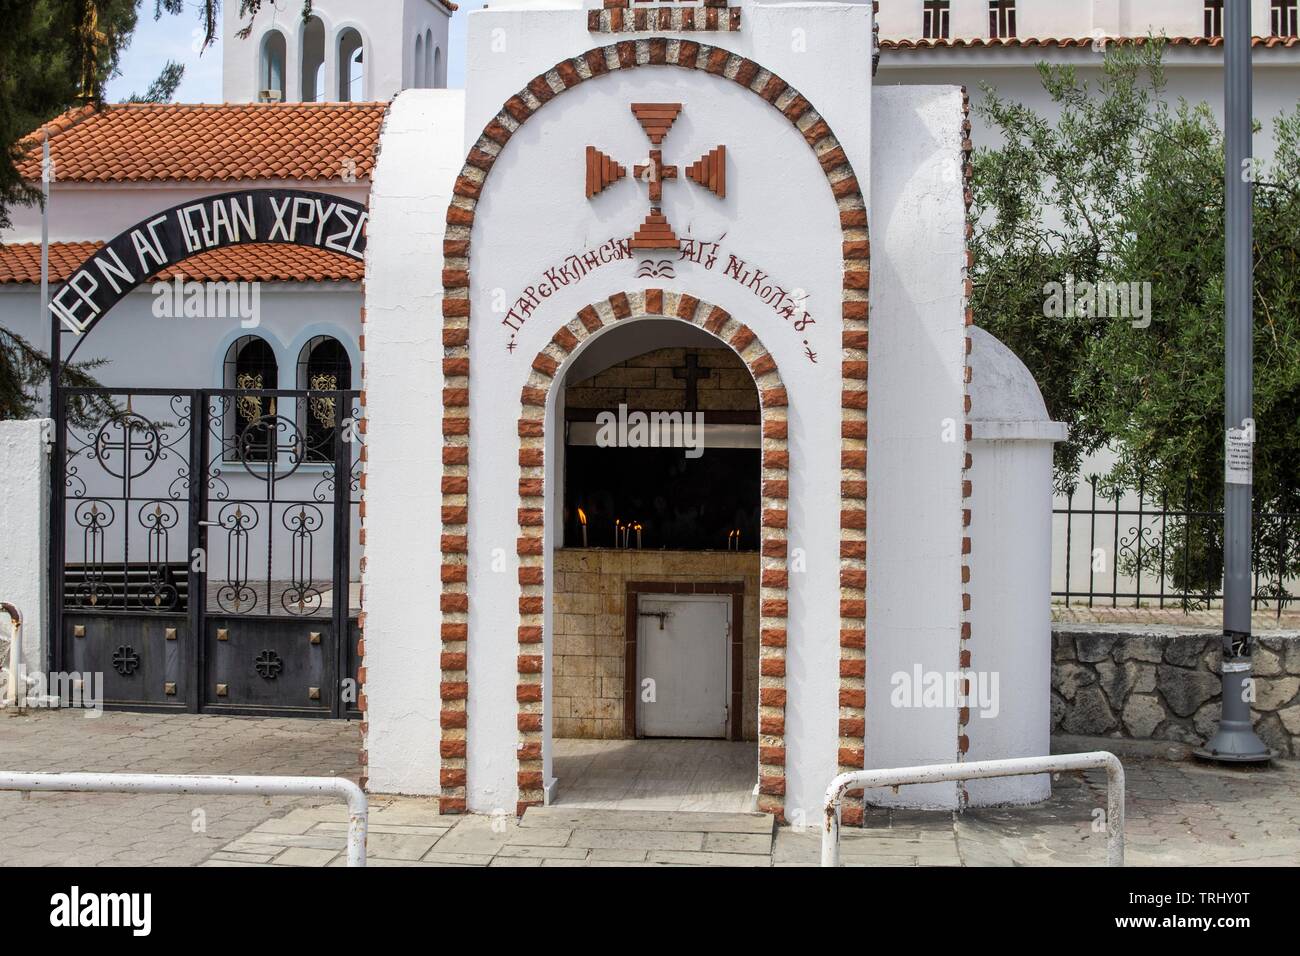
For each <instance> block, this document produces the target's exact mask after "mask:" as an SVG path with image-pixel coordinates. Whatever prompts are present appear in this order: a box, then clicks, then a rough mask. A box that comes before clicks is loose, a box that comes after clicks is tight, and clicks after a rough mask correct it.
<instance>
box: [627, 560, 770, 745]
mask: <svg viewBox="0 0 1300 956" xmlns="http://www.w3.org/2000/svg"><path fill="white" fill-rule="evenodd" d="M642 594H730V595H731V699H730V701H729V702H728V707H727V738H726V739H727V740H743V739H744V736H743V735H744V725H743V723H742V721H741V717H742V711H743V709H744V700H745V583H744V582H743V581H724V582H717V583H711V584H697V583H695V582H691V581H629V582H627V600H626V611H627V617H626V621H625V623H624V644H623V733H624V735H625V736H626V737H628V738H629V739H636V738H637V737H639V736H640V734H639V730H640V728H639V727H638V726H637V720H636V701H637V689H638V688H639V687H640V681H639V680H638V679H637V678H638V676H639V675H638V674H637V667H638V657H637V620H638V608H637V605H638V599H639V597H640V595H642Z"/></svg>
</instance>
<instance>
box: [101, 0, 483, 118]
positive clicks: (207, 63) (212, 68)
mask: <svg viewBox="0 0 1300 956" xmlns="http://www.w3.org/2000/svg"><path fill="white" fill-rule="evenodd" d="M227 2H228V3H230V4H234V5H237V4H238V0H227ZM377 2H383V0H377ZM484 2H485V0H459V4H460V10H459V11H457V13H456V14H455V15H454V16H453V17H452V18H451V37H450V47H451V49H450V50H449V51H448V52H449V54H450V55H449V57H448V60H447V85H448V86H451V87H461V86H464V85H465V19H466V18H465V14H466V13H467V12H468V11H470V10H477V9H479V8H481V7H482V6H483V5H484ZM293 5H294V6H297V2H296V0H294V3H293ZM153 7H154V4H153V0H142V2H141V4H140V21H139V24H138V26H137V27H136V30H135V34H134V35H133V36H132V37H131V45H130V46H129V47H127V49H126V52H125V53H123V55H122V60H121V63H120V65H119V70H120V75H118V76H116V77H114V78H113V79H112V80H110V81H109V83H108V86H107V89H106V92H105V99H106V100H107V101H108V102H110V103H116V102H117V101H118V100H123V99H126V98H127V97H129V96H131V95H132V94H133V93H141V94H142V93H144V92H145V90H147V89H148V88H149V84H150V83H152V82H153V81H154V80H155V79H157V77H158V73H159V71H160V70H161V69H162V68H163V65H164V64H165V63H166V62H167V61H168V60H176V61H177V62H179V63H181V64H182V65H184V67H185V79H184V80H182V81H181V85H180V88H179V89H178V90H177V91H176V96H175V100H176V101H177V102H178V103H220V102H221V100H222V96H221V38H220V37H218V38H217V41H216V42H215V43H214V44H213V45H212V46H210V47H208V48H207V49H206V50H204V51H203V52H202V54H200V53H199V46H200V43H201V41H202V39H203V32H202V30H201V29H200V28H199V13H198V11H199V5H198V3H196V2H195V0H186V12H185V13H183V14H179V15H177V16H170V15H168V14H163V16H162V19H160V20H154V18H153ZM234 42H236V43H242V42H248V43H252V42H254V41H252V40H248V41H242V40H236V41H234Z"/></svg>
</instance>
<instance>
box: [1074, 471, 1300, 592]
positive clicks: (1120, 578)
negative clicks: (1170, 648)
mask: <svg viewBox="0 0 1300 956" xmlns="http://www.w3.org/2000/svg"><path fill="white" fill-rule="evenodd" d="M1191 492H1192V489H1191V487H1190V486H1189V487H1188V488H1187V490H1186V493H1185V494H1184V495H1183V497H1182V500H1181V501H1173V500H1171V499H1170V497H1169V495H1168V493H1167V492H1164V493H1161V494H1160V495H1159V496H1158V497H1157V496H1154V495H1151V494H1149V493H1148V492H1147V490H1146V488H1145V486H1139V487H1138V488H1137V489H1136V490H1129V491H1125V490H1122V489H1120V490H1111V489H1106V488H1105V487H1103V486H1102V485H1101V484H1100V482H1099V479H1097V478H1096V477H1093V478H1089V479H1088V480H1087V481H1086V482H1085V483H1084V484H1082V485H1080V486H1079V487H1077V488H1076V489H1075V490H1074V491H1071V492H1070V493H1069V494H1068V495H1066V496H1065V497H1064V500H1062V499H1060V498H1058V499H1057V507H1055V508H1054V509H1053V512H1052V513H1053V539H1054V548H1055V549H1056V553H1055V554H1054V556H1053V565H1054V567H1053V585H1052V587H1053V590H1052V599H1053V601H1054V602H1056V603H1064V604H1072V605H1076V606H1078V605H1085V606H1087V607H1099V606H1100V607H1156V608H1162V609H1163V608H1168V609H1179V608H1181V609H1182V611H1184V612H1188V611H1194V610H1205V609H1209V608H1212V607H1215V606H1216V602H1219V601H1221V600H1222V597H1223V573H1222V554H1223V551H1222V541H1223V512H1222V510H1214V511H1206V510H1198V509H1195V508H1192V507H1190V506H1189V505H1188V504H1187V502H1190V501H1192V500H1193V498H1192V493H1191ZM1253 536H1254V561H1253V566H1254V587H1253V597H1252V609H1253V610H1255V611H1270V610H1271V611H1275V612H1276V614H1277V616H1279V617H1280V616H1281V614H1282V611H1283V610H1284V609H1286V608H1287V607H1289V606H1294V605H1300V579H1298V574H1297V572H1298V570H1300V513H1297V512H1279V511H1267V510H1264V511H1257V512H1255V515H1254V522H1253Z"/></svg>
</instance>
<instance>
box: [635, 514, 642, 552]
mask: <svg viewBox="0 0 1300 956" xmlns="http://www.w3.org/2000/svg"><path fill="white" fill-rule="evenodd" d="M636 547H637V550H638V551H640V550H641V522H639V521H638V522H637V523H636Z"/></svg>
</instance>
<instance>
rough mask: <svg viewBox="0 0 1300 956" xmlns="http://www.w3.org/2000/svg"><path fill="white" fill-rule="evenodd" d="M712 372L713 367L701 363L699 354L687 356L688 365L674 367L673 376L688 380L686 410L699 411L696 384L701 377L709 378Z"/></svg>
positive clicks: (698, 396)
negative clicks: (706, 366)
mask: <svg viewBox="0 0 1300 956" xmlns="http://www.w3.org/2000/svg"><path fill="white" fill-rule="evenodd" d="M712 374H713V369H711V368H705V367H704V366H703V365H701V364H700V357H699V356H698V355H688V356H686V365H685V366H684V367H683V368H675V369H673V378H682V379H685V380H686V411H688V412H697V411H699V409H700V395H699V392H698V391H697V390H696V386H697V385H698V384H699V381H700V379H702V378H708V377H709V376H711V375H712Z"/></svg>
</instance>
